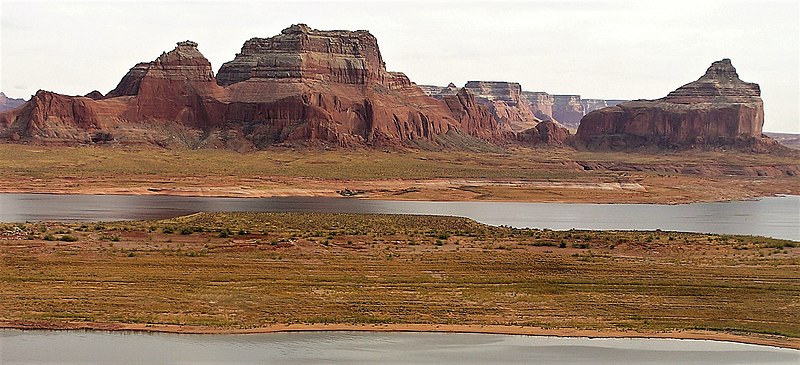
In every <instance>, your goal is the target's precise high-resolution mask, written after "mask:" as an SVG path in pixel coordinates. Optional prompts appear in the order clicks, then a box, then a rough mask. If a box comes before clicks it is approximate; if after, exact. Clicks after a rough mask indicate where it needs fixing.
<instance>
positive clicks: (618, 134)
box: [577, 59, 776, 149]
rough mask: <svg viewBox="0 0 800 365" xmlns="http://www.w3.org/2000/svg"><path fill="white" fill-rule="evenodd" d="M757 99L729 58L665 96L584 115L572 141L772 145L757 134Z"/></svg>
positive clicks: (607, 145) (760, 120)
mask: <svg viewBox="0 0 800 365" xmlns="http://www.w3.org/2000/svg"><path fill="white" fill-rule="evenodd" d="M760 95H761V91H760V89H759V86H758V85H757V84H754V83H749V82H744V81H742V80H740V79H739V75H738V74H737V73H736V69H735V68H734V67H733V65H732V64H731V60H729V59H723V60H720V61H716V62H714V63H712V64H711V67H709V68H708V70H707V71H706V73H705V74H704V75H703V76H701V77H700V78H699V79H697V81H694V82H690V83H688V84H686V85H683V86H681V87H679V88H678V89H677V90H675V91H673V92H671V93H669V94H668V95H667V96H666V97H664V98H661V99H656V100H636V101H630V102H624V103H621V104H618V105H616V106H612V107H608V108H603V109H600V110H596V111H594V112H591V113H589V114H587V115H586V116H585V117H583V119H582V120H581V123H580V127H579V128H578V132H577V138H578V140H579V141H580V142H581V143H583V144H584V145H585V146H587V147H589V148H593V149H627V148H638V147H643V146H655V147H660V148H672V147H684V146H741V147H752V148H754V149H761V148H766V147H770V146H775V145H776V143H775V142H774V141H773V140H771V139H769V138H767V137H766V136H763V135H762V133H761V129H762V127H763V125H764V108H763V102H762V100H761V97H760Z"/></svg>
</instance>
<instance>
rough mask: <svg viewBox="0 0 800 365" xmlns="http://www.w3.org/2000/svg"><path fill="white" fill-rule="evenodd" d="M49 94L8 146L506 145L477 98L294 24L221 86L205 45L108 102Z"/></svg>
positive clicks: (184, 46)
mask: <svg viewBox="0 0 800 365" xmlns="http://www.w3.org/2000/svg"><path fill="white" fill-rule="evenodd" d="M98 94H99V93H94V92H93V93H90V94H87V96H86V97H80V96H66V95H60V94H56V93H52V92H48V91H41V90H40V91H39V92H37V93H36V95H34V96H33V98H32V100H31V101H30V102H28V103H26V104H25V105H24V106H23V107H20V108H17V109H14V110H12V111H9V112H6V113H3V114H0V138H5V139H11V140H23V141H32V142H42V143H64V144H73V143H92V142H111V141H113V142H121V143H147V144H157V145H162V146H189V147H204V146H205V147H224V148H232V149H236V150H249V149H259V148H264V147H267V146H270V145H275V144H282V143H292V142H298V143H311V144H325V145H336V146H352V145H411V146H459V145H474V144H475V143H482V144H486V143H491V142H495V143H497V142H506V141H511V140H513V139H514V138H513V133H512V132H511V131H510V130H507V129H504V128H502V127H501V126H499V125H498V123H497V122H496V120H495V119H494V118H493V117H492V115H491V113H489V112H488V110H486V109H485V108H484V107H482V106H480V105H479V104H478V103H476V102H475V98H474V96H473V95H472V94H471V93H469V92H467V91H466V90H463V89H462V90H461V91H459V92H456V93H454V94H452V95H449V96H447V97H445V98H441V99H435V98H432V97H429V96H427V95H425V93H423V92H422V90H421V89H420V88H419V87H418V86H416V85H415V84H413V83H411V81H410V80H409V79H408V77H406V76H405V75H404V74H403V73H400V72H389V71H387V70H386V67H385V64H384V62H383V58H382V56H381V53H380V50H379V49H378V43H377V40H376V39H375V37H374V36H373V35H372V34H370V33H369V32H367V31H363V30H360V31H355V32H351V31H320V30H315V29H311V28H309V27H308V26H306V25H304V24H297V25H292V26H291V27H289V28H286V29H284V30H283V31H282V32H281V34H279V35H277V36H274V37H271V38H253V39H250V40H248V41H246V42H245V43H244V46H243V47H242V50H241V52H240V53H239V54H237V55H236V57H235V58H234V59H233V60H232V61H229V62H226V63H225V64H224V65H222V67H221V68H220V71H219V73H218V74H217V76H216V77H215V76H214V72H213V70H212V68H211V64H210V63H209V62H208V60H207V59H206V58H205V57H204V56H203V55H202V54H201V53H200V51H199V50H198V48H197V43H194V42H191V41H184V42H179V43H178V45H177V47H176V48H175V49H174V50H172V51H169V52H166V53H163V54H162V55H161V56H159V57H158V58H157V59H156V60H154V61H152V62H143V63H139V64H137V65H135V66H134V67H133V68H131V69H130V71H129V72H128V73H127V74H126V75H125V76H124V77H123V78H122V80H121V81H120V82H119V84H118V85H117V87H116V88H114V90H112V91H110V92H109V93H108V94H107V95H105V96H104V97H100V95H98Z"/></svg>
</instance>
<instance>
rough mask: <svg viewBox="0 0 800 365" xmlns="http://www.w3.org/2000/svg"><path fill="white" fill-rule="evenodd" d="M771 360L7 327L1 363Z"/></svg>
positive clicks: (517, 344)
mask: <svg viewBox="0 0 800 365" xmlns="http://www.w3.org/2000/svg"><path fill="white" fill-rule="evenodd" d="M376 363H383V364H458V365H468V364H540V365H547V364H561V365H568V364H597V365H602V364H616V365H626V364H651V365H667V364H669V365H673V364H687V365H688V364H717V365H726V364H751V365H757V364H770V365H783V364H786V365H789V364H792V365H796V364H798V363H800V351H797V350H787V349H779V348H774V347H767V346H755V345H746V344H738V343H730V342H717V341H696V340H667V339H588V338H556V337H531V336H509V335H485V334H452V333H368V332H298V333H273V334H253V335H175V334H150V333H135V332H98V331H95V332H84V331H21V330H0V364H4V365H12V364H14V365H17V364H20V365H22V364H92V365H99V364H209V365H210V364H376Z"/></svg>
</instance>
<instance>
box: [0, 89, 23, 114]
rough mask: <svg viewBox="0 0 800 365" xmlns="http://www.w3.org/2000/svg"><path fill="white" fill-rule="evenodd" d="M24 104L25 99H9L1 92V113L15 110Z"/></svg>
mask: <svg viewBox="0 0 800 365" xmlns="http://www.w3.org/2000/svg"><path fill="white" fill-rule="evenodd" d="M22 104H25V100H24V99H13V98H9V97H7V96H6V94H4V93H2V92H0V112H2V111H5V110H11V109H14V108H16V107H19V106H21V105H22Z"/></svg>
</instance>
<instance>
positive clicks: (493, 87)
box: [420, 81, 624, 132]
mask: <svg viewBox="0 0 800 365" xmlns="http://www.w3.org/2000/svg"><path fill="white" fill-rule="evenodd" d="M420 87H421V88H422V90H423V92H425V93H426V94H428V95H430V96H433V97H439V96H441V95H448V94H453V93H455V92H456V91H457V88H456V86H455V85H453V83H450V85H448V86H447V87H442V86H434V85H420ZM464 87H465V88H467V89H469V90H470V91H472V92H473V93H474V94H475V97H476V99H477V100H478V101H479V102H480V103H481V105H483V106H485V107H487V108H489V110H490V111H491V112H492V114H493V115H494V116H495V118H496V119H497V120H498V123H500V124H501V125H503V126H505V127H508V128H510V129H511V130H513V131H515V132H522V131H524V130H527V129H530V128H533V127H535V126H536V125H537V124H538V123H540V122H542V121H548V120H550V121H554V122H558V123H559V124H561V125H563V126H566V127H570V128H578V124H579V123H580V121H581V118H583V116H584V115H586V114H587V113H589V112H591V111H594V110H597V109H601V108H605V107H608V106H613V105H617V104H619V103H621V102H623V101H624V100H604V99H581V96H580V95H551V94H549V93H547V92H544V91H525V90H523V89H522V86H521V85H520V84H519V83H516V82H507V81H469V82H467V84H466V85H464Z"/></svg>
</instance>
